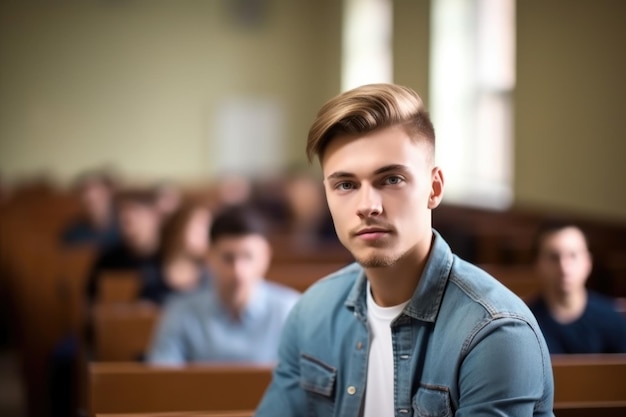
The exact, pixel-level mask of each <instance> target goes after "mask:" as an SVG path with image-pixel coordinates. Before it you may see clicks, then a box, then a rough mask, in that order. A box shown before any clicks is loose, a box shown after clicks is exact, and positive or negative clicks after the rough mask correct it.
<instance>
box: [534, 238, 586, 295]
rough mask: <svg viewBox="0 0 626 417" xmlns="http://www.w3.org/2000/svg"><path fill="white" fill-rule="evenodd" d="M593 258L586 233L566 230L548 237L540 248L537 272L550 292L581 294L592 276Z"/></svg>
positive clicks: (543, 239)
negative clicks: (586, 239) (577, 292)
mask: <svg viewBox="0 0 626 417" xmlns="http://www.w3.org/2000/svg"><path fill="white" fill-rule="evenodd" d="M591 265H592V263H591V255H590V254H589V250H588V249H587V243H586V241H585V237H584V235H583V233H582V232H581V231H580V230H579V229H577V228H575V227H566V228H564V229H561V230H557V231H556V232H551V233H548V234H546V235H545V236H544V237H543V238H542V240H541V244H540V247H539V254H538V258H537V271H538V274H539V277H540V278H541V280H542V281H543V282H542V284H543V285H544V287H546V289H547V290H548V291H551V292H556V293H558V294H568V293H571V292H574V291H580V290H581V289H582V288H584V286H585V282H586V281H587V278H588V277H589V274H590V273H591Z"/></svg>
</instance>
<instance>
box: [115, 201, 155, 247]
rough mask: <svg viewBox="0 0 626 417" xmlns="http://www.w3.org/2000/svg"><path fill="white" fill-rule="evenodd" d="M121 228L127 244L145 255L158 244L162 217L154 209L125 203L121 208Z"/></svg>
mask: <svg viewBox="0 0 626 417" xmlns="http://www.w3.org/2000/svg"><path fill="white" fill-rule="evenodd" d="M119 210H120V211H119V216H120V227H121V230H122V235H123V237H124V240H125V241H126V243H127V244H128V245H129V246H130V247H131V248H132V249H133V250H135V251H137V252H140V253H143V252H147V251H150V250H153V249H154V248H155V244H156V243H158V239H159V230H160V225H161V217H160V215H159V212H158V211H157V210H156V208H154V207H150V206H148V205H144V204H140V203H135V202H130V201H127V202H123V203H121V204H120V208H119Z"/></svg>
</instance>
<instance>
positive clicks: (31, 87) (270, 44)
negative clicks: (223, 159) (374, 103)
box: [0, 0, 341, 181]
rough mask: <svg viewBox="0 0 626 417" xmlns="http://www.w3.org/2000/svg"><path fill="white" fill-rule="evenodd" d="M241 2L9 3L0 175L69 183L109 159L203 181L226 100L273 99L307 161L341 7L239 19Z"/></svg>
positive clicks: (336, 63)
mask: <svg viewBox="0 0 626 417" xmlns="http://www.w3.org/2000/svg"><path fill="white" fill-rule="evenodd" d="M81 3H82V4H81ZM85 3H86V4H85ZM234 3H235V2H228V1H217V0H209V1H185V0H177V1H170V2H156V1H133V2H126V1H120V2H62V3H58V2H54V3H49V2H45V3H38V5H36V6H35V5H30V6H21V5H18V3H17V2H15V3H14V4H11V5H7V4H6V3H5V2H3V4H2V6H0V172H1V173H2V174H3V175H4V176H5V177H7V178H9V179H11V178H14V177H18V176H20V175H26V174H31V173H32V172H41V171H47V172H48V173H50V174H52V175H53V176H54V177H55V178H57V179H60V180H65V179H68V178H71V177H72V176H74V175H75V174H76V173H77V172H79V171H81V170H83V169H84V168H89V167H92V166H97V165H102V164H112V165H114V166H115V167H117V168H118V169H119V170H120V172H121V173H122V174H123V175H124V176H127V177H130V178H146V179H148V178H154V177H156V178H172V179H174V180H182V181H193V180H197V179H200V180H201V179H202V178H206V176H207V174H208V173H209V172H210V171H211V170H210V164H211V163H212V154H211V148H212V147H211V143H213V142H214V141H216V140H218V138H215V137H212V135H213V133H212V129H211V126H210V123H212V122H211V120H212V117H213V115H214V112H215V109H216V108H217V106H219V103H220V102H221V101H222V100H224V99H227V98H228V97H232V96H238V97H241V96H245V97H255V96H260V97H266V98H270V99H272V100H275V101H277V102H278V103H279V104H280V105H281V106H282V107H283V109H284V112H285V113H284V116H285V117H284V119H285V120H286V126H285V131H286V136H287V139H288V143H287V144H286V146H287V147H288V151H287V152H286V153H287V155H290V158H289V159H295V160H303V159H304V156H303V153H304V152H303V148H304V145H303V144H304V141H305V138H306V132H307V130H308V127H309V125H310V122H311V120H312V118H313V117H314V115H315V112H316V110H317V108H318V107H319V106H320V105H321V103H322V102H324V101H325V100H326V99H327V98H329V97H330V96H332V95H334V94H336V93H337V92H338V91H339V84H340V80H339V74H340V71H339V69H340V36H341V32H340V21H341V7H340V4H338V3H337V2H335V1H334V0H322V1H315V2H309V1H289V0H273V1H272V0H268V1H266V2H261V3H262V4H265V5H266V6H267V9H266V11H267V13H266V15H265V19H264V20H262V23H261V24H260V25H259V26H258V27H243V26H242V24H241V22H240V21H239V23H238V21H237V20H236V19H235V18H234V17H233V14H231V9H229V7H228V5H229V4H230V5H232V4H234ZM239 3H241V2H239ZM289 162H291V161H286V162H285V163H286V164H287V163H289Z"/></svg>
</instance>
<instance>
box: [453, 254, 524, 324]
mask: <svg viewBox="0 0 626 417" xmlns="http://www.w3.org/2000/svg"><path fill="white" fill-rule="evenodd" d="M450 281H451V283H452V284H453V286H454V287H456V288H457V289H458V290H459V293H460V294H462V295H463V297H464V298H465V300H466V301H467V302H468V303H470V304H473V305H475V306H476V308H479V309H481V310H484V311H485V313H486V314H488V315H491V316H495V315H500V314H510V315H519V316H522V317H530V318H532V313H531V312H530V310H529V308H528V306H527V305H526V303H525V302H524V301H522V299H520V298H519V297H518V296H517V295H515V294H514V293H513V292H512V291H511V290H509V289H508V288H507V287H506V286H505V285H504V284H502V283H501V282H500V281H498V279H497V278H495V277H494V276H492V275H491V274H489V273H488V272H487V271H485V270H483V269H481V268H480V267H478V266H476V265H474V264H472V263H470V262H467V261H465V260H463V259H461V258H459V257H456V256H455V257H454V262H453V264H452V271H451V274H450ZM533 320H534V319H533Z"/></svg>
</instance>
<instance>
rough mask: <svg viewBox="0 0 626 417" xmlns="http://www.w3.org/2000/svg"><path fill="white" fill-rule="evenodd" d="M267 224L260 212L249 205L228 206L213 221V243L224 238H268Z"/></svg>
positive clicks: (210, 235) (211, 235)
mask: <svg viewBox="0 0 626 417" xmlns="http://www.w3.org/2000/svg"><path fill="white" fill-rule="evenodd" d="M267 233H268V230H267V223H266V222H265V219H264V218H263V217H262V216H261V214H260V213H259V212H257V211H256V210H255V209H253V208H252V207H250V206H247V205H237V206H228V207H225V208H224V209H222V210H221V211H220V212H219V213H218V214H217V215H216V216H215V219H213V224H212V225H211V230H210V232H209V238H210V239H211V243H214V242H217V241H218V240H219V239H220V238H223V237H244V236H250V235H259V236H263V237H265V238H267Z"/></svg>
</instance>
